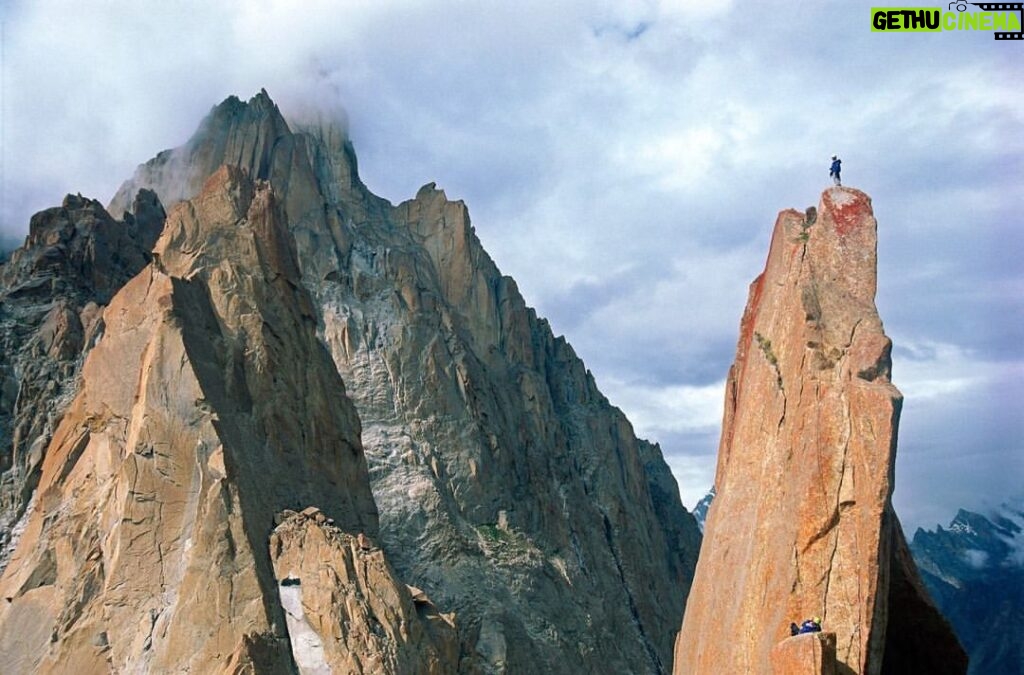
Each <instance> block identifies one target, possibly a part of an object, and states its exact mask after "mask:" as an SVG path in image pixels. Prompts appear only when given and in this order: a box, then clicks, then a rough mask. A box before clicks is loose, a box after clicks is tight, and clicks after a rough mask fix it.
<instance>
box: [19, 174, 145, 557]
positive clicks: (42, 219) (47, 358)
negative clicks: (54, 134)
mask: <svg viewBox="0 0 1024 675" xmlns="http://www.w3.org/2000/svg"><path fill="white" fill-rule="evenodd" d="M163 223H164V210H163V207H162V206H161V205H160V202H159V200H157V198H156V195H155V194H154V193H153V192H150V191H148V190H144V191H141V192H137V193H136V194H135V197H134V201H133V202H132V204H131V205H130V210H128V211H125V212H124V215H123V221H115V220H114V219H113V218H111V217H110V215H108V214H107V212H106V211H105V210H104V209H103V207H102V206H101V205H100V203H99V202H97V201H94V200H90V199H85V198H83V197H81V196H80V195H79V196H74V195H68V196H67V198H65V200H64V203H63V204H62V205H61V206H59V207H55V208H52V209H47V210H45V211H41V212H40V213H37V214H36V215H35V216H33V218H32V221H31V223H30V225H29V234H28V237H27V238H26V240H25V244H24V246H22V247H21V248H19V249H17V250H15V251H14V252H13V253H12V255H11V258H10V259H9V260H8V261H6V262H5V263H4V264H3V265H2V266H0V473H2V477H0V572H2V571H3V568H4V567H5V566H6V563H7V557H8V555H9V553H10V548H11V547H10V545H9V544H10V542H9V538H10V536H11V534H12V531H13V530H14V524H15V522H16V521H17V519H18V518H19V517H20V516H21V515H22V514H23V512H24V510H25V507H26V505H27V503H28V500H29V498H30V497H31V495H32V494H33V491H34V490H35V487H36V485H37V484H38V482H39V474H40V470H41V468H42V460H43V456H44V454H45V450H46V447H47V445H48V444H49V442H50V438H51V436H52V435H53V431H54V429H56V427H57V425H58V423H59V422H60V419H61V416H62V415H63V413H64V410H65V408H66V407H67V405H68V403H69V402H70V401H71V399H72V398H73V397H74V395H75V393H76V392H77V391H78V385H79V373H80V371H81V367H82V362H83V361H84V358H85V355H86V354H87V353H88V352H89V350H90V349H91V348H92V346H93V345H94V344H95V343H96V340H97V339H98V338H99V336H100V335H102V333H103V319H102V316H103V312H102V308H103V306H104V305H106V304H107V303H109V302H110V298H111V297H112V296H113V295H114V293H116V292H117V291H118V289H120V288H121V286H123V285H124V284H125V282H127V281H128V280H129V279H131V278H132V277H133V276H135V275H136V274H137V273H138V272H139V270H141V269H142V268H143V267H144V266H145V265H146V264H147V263H148V262H149V260H150V253H149V252H150V250H151V249H152V248H153V244H154V243H155V242H156V238H157V236H158V235H159V234H160V230H161V229H162V228H163Z"/></svg>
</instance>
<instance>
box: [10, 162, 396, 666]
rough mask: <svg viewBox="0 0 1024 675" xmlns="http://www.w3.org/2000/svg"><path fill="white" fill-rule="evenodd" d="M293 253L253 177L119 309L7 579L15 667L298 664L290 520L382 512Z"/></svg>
mask: <svg viewBox="0 0 1024 675" xmlns="http://www.w3.org/2000/svg"><path fill="white" fill-rule="evenodd" d="M290 246H291V244H290V239H289V237H288V234H287V229H286V225H285V223H284V222H283V219H282V212H281V209H280V207H279V206H278V205H277V203H276V198H275V197H274V194H273V193H272V191H271V190H270V188H269V187H268V186H266V185H265V184H261V185H254V184H253V183H252V181H250V180H249V179H248V178H247V177H246V176H244V175H243V174H242V172H241V170H239V169H234V168H229V167H225V168H223V169H222V170H220V171H218V172H217V173H216V174H214V175H213V176H212V177H211V178H210V179H209V181H208V182H207V184H206V188H205V190H204V191H203V193H202V194H201V195H199V197H197V198H196V199H195V200H193V201H192V202H188V203H183V204H180V205H179V206H178V207H176V208H175V209H174V210H173V211H172V212H171V213H170V215H169V217H168V221H167V226H166V229H165V230H164V233H163V235H162V236H161V238H160V240H159V241H158V242H157V245H156V249H155V251H154V261H153V263H152V264H151V265H149V266H148V267H146V268H145V269H143V270H142V271H141V272H140V273H139V274H138V275H137V276H135V277H134V278H133V279H132V280H131V281H129V282H128V283H127V284H126V285H125V286H124V287H123V288H122V289H121V290H120V291H119V292H118V293H117V295H116V296H115V297H114V298H113V300H112V301H111V303H110V305H109V306H108V307H107V308H106V310H105V312H104V320H105V325H106V333H105V336H104V337H103V339H102V341H101V342H100V343H99V344H98V345H97V346H96V347H95V349H94V350H93V351H92V352H91V353H90V355H89V357H88V359H87V360H86V363H85V365H84V367H83V371H82V379H83V384H82V387H81V390H80V392H79V394H78V396H77V397H76V398H75V400H74V402H73V403H72V404H71V405H70V406H69V409H68V412H67V414H66V415H65V416H64V418H63V420H62V422H61V424H60V426H59V427H58V428H57V430H56V433H55V434H54V437H53V441H52V442H51V444H50V448H49V450H48V452H47V453H46V455H45V460H44V461H43V465H42V472H41V478H40V481H39V487H38V491H37V493H36V498H35V501H34V506H33V507H32V508H30V510H29V512H28V515H27V517H26V525H25V529H24V534H23V535H22V537H21V539H20V541H19V544H18V546H17V548H16V549H15V551H14V554H13V556H12V558H11V562H10V564H9V565H8V567H7V568H6V570H5V573H4V575H3V576H2V577H0V597H2V598H4V600H2V601H0V664H3V665H2V666H0V669H2V670H3V672H5V673H31V672H37V673H50V672H52V673H70V672H80V673H103V672H118V673H128V672H154V673H156V672H161V673H180V672H202V673H218V672H225V673H227V672H253V671H252V670H251V669H250V670H246V667H247V666H246V664H252V663H258V664H259V665H260V670H259V672H268V673H269V672H293V663H292V655H291V653H290V652H289V649H288V641H287V639H285V638H286V636H287V632H286V628H285V612H284V611H283V609H282V607H281V603H280V599H279V598H278V593H277V583H276V581H275V578H274V570H273V568H272V563H271V559H270V554H269V551H268V540H269V537H270V532H271V528H272V527H273V518H274V515H275V514H276V513H277V512H279V511H280V510H281V509H283V508H286V507H290V508H301V507H304V506H306V505H308V504H316V505H317V506H318V507H320V508H321V509H322V510H323V511H324V512H325V513H326V514H329V515H330V516H331V517H332V518H333V519H334V520H335V521H336V522H337V523H338V525H339V527H342V528H344V529H345V530H346V531H349V532H363V531H366V532H369V533H371V534H375V533H376V531H377V512H376V508H375V506H374V502H373V498H372V496H371V494H370V488H369V478H368V475H367V468H366V462H365V458H364V456H363V453H362V446H361V443H360V439H359V420H358V417H357V416H356V414H355V410H354V408H353V406H352V404H351V402H350V401H349V400H348V399H347V398H346V396H345V392H344V387H343V385H342V382H341V379H340V377H339V376H338V374H337V372H336V371H335V370H334V369H333V367H332V366H331V361H330V357H329V356H328V354H327V352H326V350H325V349H324V348H323V347H322V345H321V344H320V342H319V341H318V340H317V337H316V328H315V321H314V319H313V318H312V315H311V314H310V311H311V310H310V307H311V305H310V301H309V297H308V295H307V294H306V292H305V291H304V290H303V289H302V286H301V284H300V283H299V280H298V276H297V274H298V273H297V267H296V265H295V262H294V253H293V252H292V251H291V250H290Z"/></svg>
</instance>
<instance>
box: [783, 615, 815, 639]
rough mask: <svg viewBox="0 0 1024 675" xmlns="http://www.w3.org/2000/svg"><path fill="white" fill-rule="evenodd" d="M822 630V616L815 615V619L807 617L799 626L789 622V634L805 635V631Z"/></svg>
mask: <svg viewBox="0 0 1024 675" xmlns="http://www.w3.org/2000/svg"><path fill="white" fill-rule="evenodd" d="M820 632H821V617H817V616H816V617H814V618H813V619H807V621H804V622H803V623H802V624H800V625H799V626H797V625H796V624H795V623H791V624H789V634H790V635H791V636H793V635H803V634H804V633H820Z"/></svg>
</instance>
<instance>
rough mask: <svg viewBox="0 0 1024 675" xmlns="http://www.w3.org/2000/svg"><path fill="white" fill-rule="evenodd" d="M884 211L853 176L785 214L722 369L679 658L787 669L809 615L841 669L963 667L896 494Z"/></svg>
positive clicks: (749, 669)
mask: <svg viewBox="0 0 1024 675" xmlns="http://www.w3.org/2000/svg"><path fill="white" fill-rule="evenodd" d="M876 227H877V226H876V222H875V219H874V217H873V214H872V210H871V202H870V199H869V198H868V196H867V195H866V194H864V193H862V192H859V191H857V190H853V189H849V188H832V189H829V190H827V191H825V193H823V194H822V198H821V203H820V205H819V207H818V208H817V209H809V210H808V213H807V214H803V213H799V212H797V211H792V210H790V211H784V212H782V213H781V214H779V217H778V220H777V222H776V224H775V230H774V232H773V235H772V242H771V248H770V251H769V253H768V260H767V263H766V265H765V270H764V272H763V273H762V274H761V275H760V276H759V277H758V278H757V279H756V280H755V281H754V283H753V284H752V285H751V287H750V297H749V300H748V303H747V307H746V310H745V311H744V314H743V319H742V321H741V323H740V338H739V343H738V346H737V354H736V361H735V363H734V364H733V366H732V368H731V369H730V371H729V376H728V379H727V381H726V394H725V417H724V422H723V429H722V439H721V445H720V446H719V456H718V470H717V475H716V478H715V490H716V496H715V499H714V502H713V504H712V506H711V509H710V513H709V517H708V520H707V523H706V527H705V531H704V541H703V545H702V549H701V557H700V561H699V563H698V565H697V573H696V577H695V580H694V584H693V588H692V591H691V594H690V597H689V600H688V603H687V610H686V616H685V619H684V621H683V627H682V631H681V632H680V634H679V637H678V639H677V642H676V649H675V672H676V673H680V674H685V673H705V672H706V673H712V672H736V673H741V672H742V673H770V672H773V670H772V669H773V665H774V666H775V667H776V672H781V671H779V670H778V668H783V667H784V666H783V664H782V663H781V662H780V663H777V664H773V663H772V656H771V655H772V652H773V648H775V647H776V645H777V643H779V642H781V641H783V640H784V639H785V638H786V637H787V636H788V635H789V632H788V626H789V624H790V622H791V621H796V622H798V623H799V622H800V621H802V620H803V619H805V618H808V617H812V616H820V617H821V618H822V619H823V626H824V629H825V631H826V632H828V633H833V634H834V635H835V660H836V662H837V670H836V671H835V672H837V673H865V674H875V673H887V672H892V673H897V672H929V673H963V672H964V670H965V668H966V658H965V657H964V654H963V651H962V649H961V648H960V646H959V644H958V643H957V641H956V638H955V637H954V636H953V634H952V632H951V630H950V629H949V626H948V625H947V624H946V623H945V622H944V620H942V618H941V617H940V616H939V614H938V612H937V610H935V608H934V606H932V604H931V603H930V601H929V600H928V598H927V595H926V593H925V592H924V590H923V588H922V587H921V584H920V580H919V578H918V574H917V571H916V569H915V567H914V565H913V562H912V561H911V560H910V557H909V555H908V554H907V550H906V542H905V540H904V537H903V533H902V530H901V528H900V525H899V521H898V520H897V518H896V514H895V513H894V512H893V508H892V503H891V501H890V497H891V494H892V488H893V470H894V466H895V452H896V433H897V425H898V421H899V412H900V406H901V402H902V397H901V395H900V392H899V391H898V390H897V389H896V388H895V387H894V386H893V385H892V383H891V382H890V378H889V376H890V368H891V361H890V349H891V343H890V341H889V339H888V338H887V337H886V336H885V333H884V332H883V330H882V322H881V320H880V319H879V316H878V313H877V311H876V309H875V304H874V298H875V287H876V247H877V239H876ZM827 651H828V650H826V652H825V653H827ZM794 653H798V651H797V652H794V651H793V650H788V649H780V650H776V658H777V659H789V658H792V657H793V654H794ZM812 653H815V654H818V655H819V656H820V654H821V653H822V652H821V651H820V650H818V651H817V652H813V651H812V650H808V651H807V654H812ZM815 658H818V656H815ZM806 667H807V668H808V669H807V670H806V672H818V671H816V670H813V669H812V668H811V665H810V663H808V664H806ZM786 672H790V671H786ZM792 672H795V671H792Z"/></svg>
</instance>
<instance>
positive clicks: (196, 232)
mask: <svg viewBox="0 0 1024 675" xmlns="http://www.w3.org/2000/svg"><path fill="white" fill-rule="evenodd" d="M302 120H303V121H302V122H294V121H293V122H286V121H285V119H284V117H283V116H282V115H281V113H280V111H279V110H278V109H277V107H276V106H274V105H272V101H270V100H269V97H267V96H265V93H262V92H261V94H259V95H257V96H256V97H255V98H254V99H252V100H250V101H248V102H243V101H241V100H239V99H236V98H231V99H228V100H227V101H225V102H223V103H222V104H220V105H219V106H217V107H216V108H214V110H213V111H212V112H211V114H210V115H208V116H207V118H206V119H205V120H204V121H203V123H202V124H201V125H200V128H199V130H198V131H197V132H196V134H195V135H194V136H193V137H192V139H190V140H189V141H188V143H186V145H185V146H183V147H181V148H176V149H173V150H168V151H164V152H161V153H160V154H158V155H157V156H156V157H155V158H153V159H152V160H150V161H149V162H147V163H146V164H144V165H142V166H141V167H139V169H138V171H137V172H136V174H135V176H134V177H133V178H132V179H131V180H129V181H127V182H126V183H125V184H124V185H123V186H122V188H121V190H119V192H118V194H117V195H116V196H115V198H114V200H113V201H112V202H111V210H112V211H113V212H115V213H117V214H119V215H120V214H121V213H122V212H124V213H125V215H124V222H128V221H129V220H130V219H132V222H133V223H136V221H139V220H140V219H143V216H142V215H141V214H142V213H143V212H146V213H148V209H149V207H150V206H151V205H152V204H151V202H152V199H153V197H151V196H152V195H155V196H157V197H159V200H160V201H161V202H163V203H165V204H168V205H170V206H169V211H168V214H167V218H166V224H165V226H164V227H163V231H162V233H161V234H160V238H159V240H158V241H157V242H156V244H155V247H154V248H153V255H152V261H151V262H149V261H148V260H147V262H149V264H148V265H147V264H143V265H142V266H141V267H140V269H139V270H136V271H137V274H135V276H134V277H133V278H131V277H130V280H126V281H127V283H122V284H121V286H120V287H119V288H113V287H112V294H113V299H112V300H110V304H109V306H107V307H106V308H105V309H101V308H98V307H97V308H94V314H97V313H98V314H100V315H101V316H102V317H103V318H104V320H105V332H103V337H102V339H101V340H100V341H99V343H98V344H97V345H96V346H95V348H94V349H93V350H92V352H91V353H89V355H88V356H87V357H86V358H85V366H84V367H83V368H82V376H81V378H80V379H74V380H68V381H67V382H66V383H65V390H66V391H67V395H68V398H69V399H70V400H71V403H70V405H69V406H68V407H67V409H66V410H65V409H64V408H57V409H54V410H51V413H52V414H51V417H52V426H53V427H54V428H55V429H56V430H55V431H53V432H52V434H51V433H39V432H33V435H32V436H31V438H27V439H25V440H24V441H19V444H18V447H32V448H34V449H35V450H34V454H33V455H32V456H33V457H34V458H35V459H34V460H33V462H34V463H33V466H41V467H42V470H41V478H40V482H39V489H38V490H36V489H35V488H36V485H35V484H32V483H27V482H25V481H24V480H22V479H21V478H17V479H16V480H12V486H13V487H12V489H17V490H18V491H20V494H23V495H26V501H27V499H28V496H29V495H33V494H35V495H37V501H36V502H35V503H34V504H33V505H31V506H29V508H28V509H27V511H26V516H25V517H24V518H22V519H21V520H20V521H19V523H18V524H17V525H16V526H14V527H12V528H10V531H11V532H14V531H18V532H21V533H22V534H21V535H20V540H19V541H18V543H17V546H16V548H15V549H14V558H12V562H11V564H10V565H9V566H8V568H7V570H6V571H5V572H4V576H3V577H2V578H0V591H3V592H5V593H7V594H8V597H11V598H12V600H11V602H10V603H8V605H7V607H3V606H2V603H0V659H2V660H3V661H4V662H5V663H15V664H17V665H16V667H17V668H22V667H24V668H26V669H29V670H31V669H32V668H38V669H41V670H42V671H46V670H50V671H58V670H60V669H65V670H67V669H76V670H84V671H88V670H90V669H92V670H102V669H103V668H104V667H106V668H108V669H114V670H121V671H139V670H146V669H150V670H154V671H155V670H161V671H167V672H178V671H183V670H186V669H192V670H193V671H197V672H198V671H200V670H202V671H203V672H243V671H244V670H245V668H250V669H253V668H257V667H258V669H259V670H261V671H262V670H265V671H266V672H294V670H295V668H303V669H305V668H309V669H314V670H315V669H316V668H329V667H331V668H338V669H342V670H353V671H356V672H396V673H398V672H401V673H404V672H438V673H448V672H465V673H496V674H497V673H515V672H541V671H543V672H547V673H566V674H568V673H577V672H597V671H610V672H635V673H664V672H667V671H668V669H669V668H670V663H671V650H672V639H673V635H674V633H675V631H676V629H677V627H678V625H679V622H680V620H681V616H682V611H683V607H684V605H685V601H686V593H687V589H688V587H689V583H690V579H691V578H692V573H693V567H694V564H695V558H696V553H697V547H698V545H699V540H700V535H699V533H698V531H697V528H696V524H695V522H694V521H693V518H692V517H691V516H690V514H688V513H687V512H686V511H685V509H683V507H682V505H681V504H680V503H679V495H678V489H677V488H676V486H675V481H674V479H673V478H672V475H671V472H670V471H669V469H668V466H667V465H666V464H665V461H664V458H663V456H662V453H661V451H660V449H659V448H658V447H657V446H655V445H652V444H648V443H646V442H644V441H642V440H640V439H638V438H637V437H636V436H635V434H634V432H633V429H632V426H631V425H630V423H629V421H628V420H627V419H626V418H625V417H624V415H623V414H622V413H621V411H619V410H618V409H616V408H614V407H613V406H611V404H610V403H609V402H608V400H607V399H606V398H605V397H604V396H603V395H602V394H601V393H600V391H599V390H598V388H597V385H596V383H595V382H594V379H593V377H592V376H591V375H590V373H589V372H588V370H587V368H586V367H585V365H584V364H583V363H582V362H581V361H580V359H579V358H578V357H577V355H576V354H575V352H574V351H573V349H572V347H571V346H570V345H569V344H568V342H567V341H566V340H565V338H563V337H556V336H555V335H553V334H552V332H551V329H550V326H549V325H548V323H547V322H546V321H544V320H543V319H541V318H539V317H538V316H537V314H536V312H535V311H533V310H532V309H530V308H529V307H528V306H527V305H526V302H525V300H524V299H523V297H522V296H521V294H520V293H519V290H518V288H517V286H516V284H515V282H514V281H513V280H512V279H510V278H508V277H505V276H503V275H502V274H501V273H500V271H499V270H498V268H497V266H496V265H495V264H494V261H493V260H491V258H490V257H489V256H488V255H487V253H486V252H485V251H484V250H483V247H482V246H481V245H480V241H479V240H478V238H477V237H476V234H475V232H474V231H473V226H472V224H471V222H470V218H469V213H468V209H467V207H466V205H465V204H464V203H462V202H461V201H453V200H450V199H449V198H448V197H447V196H446V195H445V194H444V192H443V191H441V190H438V189H436V186H435V185H433V184H428V185H427V186H425V187H424V189H422V190H420V191H419V192H418V194H417V195H416V196H415V197H414V198H413V199H411V200H408V201H406V202H403V203H401V204H399V205H397V206H394V205H392V204H390V203H389V202H387V201H386V200H383V199H380V198H378V197H376V196H374V195H373V194H372V193H370V192H369V190H367V189H366V187H365V186H364V185H363V184H362V183H361V181H360V180H359V177H358V172H357V169H356V162H355V154H354V151H353V150H352V146H351V144H350V143H349V141H348V139H347V135H346V134H345V133H344V129H343V127H341V126H339V125H336V124H333V123H330V122H324V121H323V120H316V119H313V118H309V116H303V117H302ZM147 191H148V192H147ZM137 195H141V196H140V197H139V198H138V199H136V196H137ZM130 203H135V204H138V205H139V206H138V208H137V209H136V211H137V214H136V215H131V216H129V215H127V211H125V209H127V206H128V205H129V204H130ZM90 208H91V207H90ZM97 213H100V211H97ZM103 213H105V212H103ZM99 217H100V216H97V218H99ZM106 218H108V219H110V220H111V221H113V219H112V218H110V216H106ZM136 224H137V223H136ZM16 255H17V254H16ZM83 321H84V319H83ZM57 323H58V325H61V324H60V323H59V322H57ZM62 381H63V380H62ZM11 382H13V383H14V384H15V385H16V386H15V387H14V389H15V391H16V390H17V387H18V386H22V387H23V386H26V385H25V384H24V383H23V381H22V380H18V379H17V373H15V376H14V377H13V379H12V380H11ZM47 386H48V385H47V383H46V382H40V383H38V387H39V390H40V391H45V390H46V387H47ZM11 388H12V387H11V386H8V385H5V389H4V391H6V390H8V389H11ZM33 412H34V413H37V414H38V413H39V411H38V410H35V409H33ZM51 436H52V438H51ZM30 454H31V453H30ZM90 481H91V482H90ZM90 485H94V486H98V487H97V488H96V489H92V488H90V487H89V486H90ZM42 494H45V495H46V498H45V499H41V498H39V497H38V496H39V495H42ZM90 514H100V515H99V516H97V518H98V520H97V521H96V522H98V523H99V525H97V526H96V527H95V528H92V529H88V530H87V531H86V533H85V534H84V535H80V536H79V535H76V534H75V533H76V532H77V530H75V527H76V524H78V523H81V522H86V521H88V522H93V521H90V520H89V519H90V518H91V517H92V516H91V515H90ZM299 516H302V517H301V518H300V517H299ZM378 522H379V525H378ZM44 523H46V524H47V526H46V527H43V524H44ZM275 525H276V527H274V526H275ZM76 536H77V538H75V537H76ZM13 538H17V537H13ZM8 548H10V547H8ZM57 551H59V552H60V556H59V557H60V559H61V560H64V559H67V560H68V561H69V562H67V563H61V565H60V566H58V569H57V570H56V571H54V570H53V566H52V565H50V562H49V561H51V560H56V559H57V558H58V556H57V553H56V552H57ZM211 571H213V573H212V577H213V578H212V579H211ZM406 584H408V585H409V587H407V586H406ZM158 586H159V588H158ZM410 587H411V588H410ZM197 589H203V592H201V593H200V592H199V591H198V590H197ZM83 597H85V598H87V599H86V600H83V601H81V602H78V603H77V604H76V602H77V601H75V600H74V598H83ZM342 599H343V600H342ZM453 613H454V616H455V618H452V614H453ZM129 616H131V617H133V621H134V624H133V623H131V622H130V621H129V620H128V618H127V617H129ZM139 616H143V617H149V619H150V621H148V622H145V621H144V622H142V625H141V627H140V625H139V621H138V617H139ZM15 625H19V626H24V627H25V630H24V631H23V634H22V635H21V637H18V638H17V639H15V638H13V637H12V638H11V639H10V640H8V641H6V642H5V641H4V639H3V636H13V635H15V633H13V632H11V631H10V630H3V629H4V627H5V626H8V627H10V626H15ZM346 631H348V632H346ZM54 636H55V637H54ZM51 638H52V639H51ZM218 655H220V656H219V657H218ZM219 658H220V659H226V664H225V665H223V667H222V663H224V661H223V660H218V659H219ZM104 664H106V665H104ZM360 669H361V670H360Z"/></svg>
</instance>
